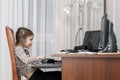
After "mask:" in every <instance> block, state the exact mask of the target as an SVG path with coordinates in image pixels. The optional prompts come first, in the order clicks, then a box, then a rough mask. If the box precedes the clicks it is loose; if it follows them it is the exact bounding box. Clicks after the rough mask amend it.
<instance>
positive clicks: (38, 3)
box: [0, 0, 101, 80]
mask: <svg viewBox="0 0 120 80" xmlns="http://www.w3.org/2000/svg"><path fill="white" fill-rule="evenodd" d="M80 1H83V0H0V45H1V46H0V80H12V70H11V62H10V55H9V50H8V44H7V39H6V33H5V26H6V25H8V26H10V27H11V28H12V29H13V30H14V32H16V30H17V28H18V27H21V26H23V27H27V28H30V29H31V30H32V31H33V32H34V35H35V36H34V40H33V46H32V47H31V56H37V55H44V56H46V57H51V54H52V53H54V52H56V51H57V50H61V49H72V48H73V47H74V46H75V45H76V44H75V43H76V34H77V31H78V29H80V28H81V26H80V22H81V18H82V17H81V16H82V15H80V14H81V13H82V12H80V11H79V10H80V6H79V3H81V2H80ZM85 1H87V0H85ZM66 8H67V10H68V11H66V10H65V9H66ZM87 9H88V8H87V5H85V9H84V10H85V15H84V17H85V16H86V15H89V16H91V15H92V11H91V9H88V10H90V11H91V12H89V11H88V12H89V13H88V12H87ZM99 14H100V15H101V13H99ZM89 16H88V17H85V18H84V25H82V26H83V27H82V30H81V31H80V33H79V35H81V36H79V40H78V44H79V43H81V42H82V39H83V34H84V31H85V30H91V29H99V26H97V27H94V26H93V27H92V24H91V22H85V21H89V20H90V21H93V19H92V17H89ZM96 16H97V15H96ZM89 18H90V19H89ZM88 19H89V20H88ZM87 23H89V24H87ZM23 80H24V79H23Z"/></svg>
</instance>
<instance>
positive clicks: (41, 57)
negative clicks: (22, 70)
mask: <svg viewBox="0 0 120 80" xmlns="http://www.w3.org/2000/svg"><path fill="white" fill-rule="evenodd" d="M37 58H38V59H39V60H41V59H44V58H45V56H37Z"/></svg>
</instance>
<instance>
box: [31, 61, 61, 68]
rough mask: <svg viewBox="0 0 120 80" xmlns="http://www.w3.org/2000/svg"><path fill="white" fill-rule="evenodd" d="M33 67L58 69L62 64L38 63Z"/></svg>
mask: <svg viewBox="0 0 120 80" xmlns="http://www.w3.org/2000/svg"><path fill="white" fill-rule="evenodd" d="M31 67H35V68H58V67H61V62H56V63H54V64H49V63H48V64H42V63H37V64H33V65H31Z"/></svg>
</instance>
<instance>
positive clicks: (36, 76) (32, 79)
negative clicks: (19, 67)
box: [29, 69, 45, 80]
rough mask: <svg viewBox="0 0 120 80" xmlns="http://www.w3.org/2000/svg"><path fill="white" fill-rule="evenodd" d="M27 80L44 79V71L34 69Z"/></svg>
mask: <svg viewBox="0 0 120 80" xmlns="http://www.w3.org/2000/svg"><path fill="white" fill-rule="evenodd" d="M29 80H45V73H44V72H43V71H41V70H40V69H36V71H35V72H34V73H33V75H32V76H31V77H30V79H29Z"/></svg>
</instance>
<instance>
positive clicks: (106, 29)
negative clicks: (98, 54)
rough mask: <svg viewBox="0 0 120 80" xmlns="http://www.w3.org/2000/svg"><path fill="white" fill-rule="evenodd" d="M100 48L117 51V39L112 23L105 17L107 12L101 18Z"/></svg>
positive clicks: (106, 50) (105, 50)
mask: <svg viewBox="0 0 120 80" xmlns="http://www.w3.org/2000/svg"><path fill="white" fill-rule="evenodd" d="M101 22H102V24H101V27H102V29H101V36H100V50H101V51H103V52H117V41H116V36H115V33H114V30H113V23H112V22H110V21H109V20H108V19H107V14H105V15H104V16H103V18H102V21H101Z"/></svg>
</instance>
